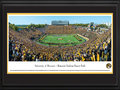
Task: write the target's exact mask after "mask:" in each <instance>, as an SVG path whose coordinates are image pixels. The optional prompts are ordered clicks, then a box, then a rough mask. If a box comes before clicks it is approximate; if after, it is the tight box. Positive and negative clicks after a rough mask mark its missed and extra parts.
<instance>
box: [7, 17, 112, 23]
mask: <svg viewBox="0 0 120 90" xmlns="http://www.w3.org/2000/svg"><path fill="white" fill-rule="evenodd" d="M53 20H56V21H57V20H61V21H69V23H70V24H76V23H84V24H85V23H90V22H94V23H95V24H104V23H111V16H9V19H8V22H10V23H11V24H15V25H29V24H31V23H32V24H49V25H51V21H53Z"/></svg>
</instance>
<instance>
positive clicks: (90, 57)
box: [9, 29, 111, 61]
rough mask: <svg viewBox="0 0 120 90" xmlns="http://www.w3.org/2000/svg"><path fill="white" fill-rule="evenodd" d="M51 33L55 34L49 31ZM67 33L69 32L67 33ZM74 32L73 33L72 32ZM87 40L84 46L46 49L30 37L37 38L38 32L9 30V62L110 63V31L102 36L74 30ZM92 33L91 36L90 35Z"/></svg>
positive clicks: (39, 33)
mask: <svg viewBox="0 0 120 90" xmlns="http://www.w3.org/2000/svg"><path fill="white" fill-rule="evenodd" d="M50 31H51V33H57V32H54V31H52V30H50ZM68 32H69V31H68ZM73 32H74V31H73ZM75 33H79V34H81V35H83V36H86V37H88V38H89V41H87V42H85V43H84V44H81V45H77V46H70V47H64V46H63V47H59V46H56V47H47V46H43V45H40V44H37V43H36V42H34V41H33V40H31V39H30V38H31V36H32V37H35V38H36V37H39V36H40V35H42V33H41V32H40V31H39V30H35V31H33V30H29V31H27V30H23V31H20V32H16V31H13V30H11V29H10V36H9V60H10V61H111V31H110V30H109V31H107V32H105V33H104V34H102V35H99V34H95V32H87V31H85V30H82V31H80V30H76V31H75ZM91 33H92V35H91ZM93 34H94V35H93Z"/></svg>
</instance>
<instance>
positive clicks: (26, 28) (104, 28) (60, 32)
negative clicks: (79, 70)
mask: <svg viewBox="0 0 120 90" xmlns="http://www.w3.org/2000/svg"><path fill="white" fill-rule="evenodd" d="M8 51H9V61H23V62H24V61H38V62H39V61H91V62H94V61H103V62H104V61H112V58H111V57H112V16H111V14H110V15H109V14H106V15H102V14H96V15H93V14H90V15H89V14H86V15H80V14H74V13H73V14H72V15H71V14H69V13H68V14H59V13H58V14H54V13H53V14H49V13H47V14H43V15H42V14H37V15H29V14H27V15H25V14H23V15H21V14H20V15H19V14H15V15H12V14H8Z"/></svg>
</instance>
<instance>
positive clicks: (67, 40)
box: [39, 34, 88, 46]
mask: <svg viewBox="0 0 120 90" xmlns="http://www.w3.org/2000/svg"><path fill="white" fill-rule="evenodd" d="M75 36H76V37H75ZM77 36H79V35H76V34H58V35H54V34H51V35H45V36H43V37H41V38H42V40H41V38H40V39H39V40H40V42H39V43H40V44H44V45H47V46H59V45H62V46H74V45H77V44H82V43H84V42H85V41H86V39H84V38H83V37H81V36H80V37H77ZM59 38H61V39H60V40H58V39H59ZM87 40H88V39H87ZM80 41H81V42H80Z"/></svg>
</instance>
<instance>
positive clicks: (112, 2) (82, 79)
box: [0, 0, 120, 90]
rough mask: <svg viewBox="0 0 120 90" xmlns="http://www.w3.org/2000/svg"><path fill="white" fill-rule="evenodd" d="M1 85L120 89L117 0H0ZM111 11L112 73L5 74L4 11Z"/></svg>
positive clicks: (5, 26)
mask: <svg viewBox="0 0 120 90" xmlns="http://www.w3.org/2000/svg"><path fill="white" fill-rule="evenodd" d="M0 8H1V10H0V13H1V16H0V17H1V18H0V19H1V30H0V37H1V38H0V42H1V45H0V48H1V49H0V50H1V51H0V58H2V59H1V60H0V89H21V90H22V89H73V90H74V89H119V88H120V81H119V79H120V65H119V63H120V61H119V59H120V55H119V51H120V48H119V45H120V43H119V40H120V35H119V33H120V32H119V29H120V25H119V23H120V9H119V8H120V1H119V0H97V1H95V0H89V1H88V0H74V1H73V0H69V1H68V0H61V1H60V0H59V1H55V0H53V1H51V0H44V1H42V0H35V1H33V0H29V1H28V0H25V1H23V0H17V1H16V0H7V1H6V0H2V1H1V2H0ZM8 12H10V13H18V12H19V13H40V12H42V13H46V12H47V13H50V12H52V13H58V12H59V13H66V12H67V13H86V12H87V13H90V12H91V13H95V12H96V13H98V12H99V13H106V12H108V13H110V12H112V13H113V14H114V16H113V43H114V44H113V58H114V59H113V65H114V66H113V71H114V73H113V74H77V75H73V74H69V75H68V74H63V75H62V74H58V75H56V74H42V75H40V74H36V75H35V74H29V75H28V74H17V75H16V74H10V75H9V74H7V64H6V63H7V54H6V52H7V42H6V40H7V13H8Z"/></svg>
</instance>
